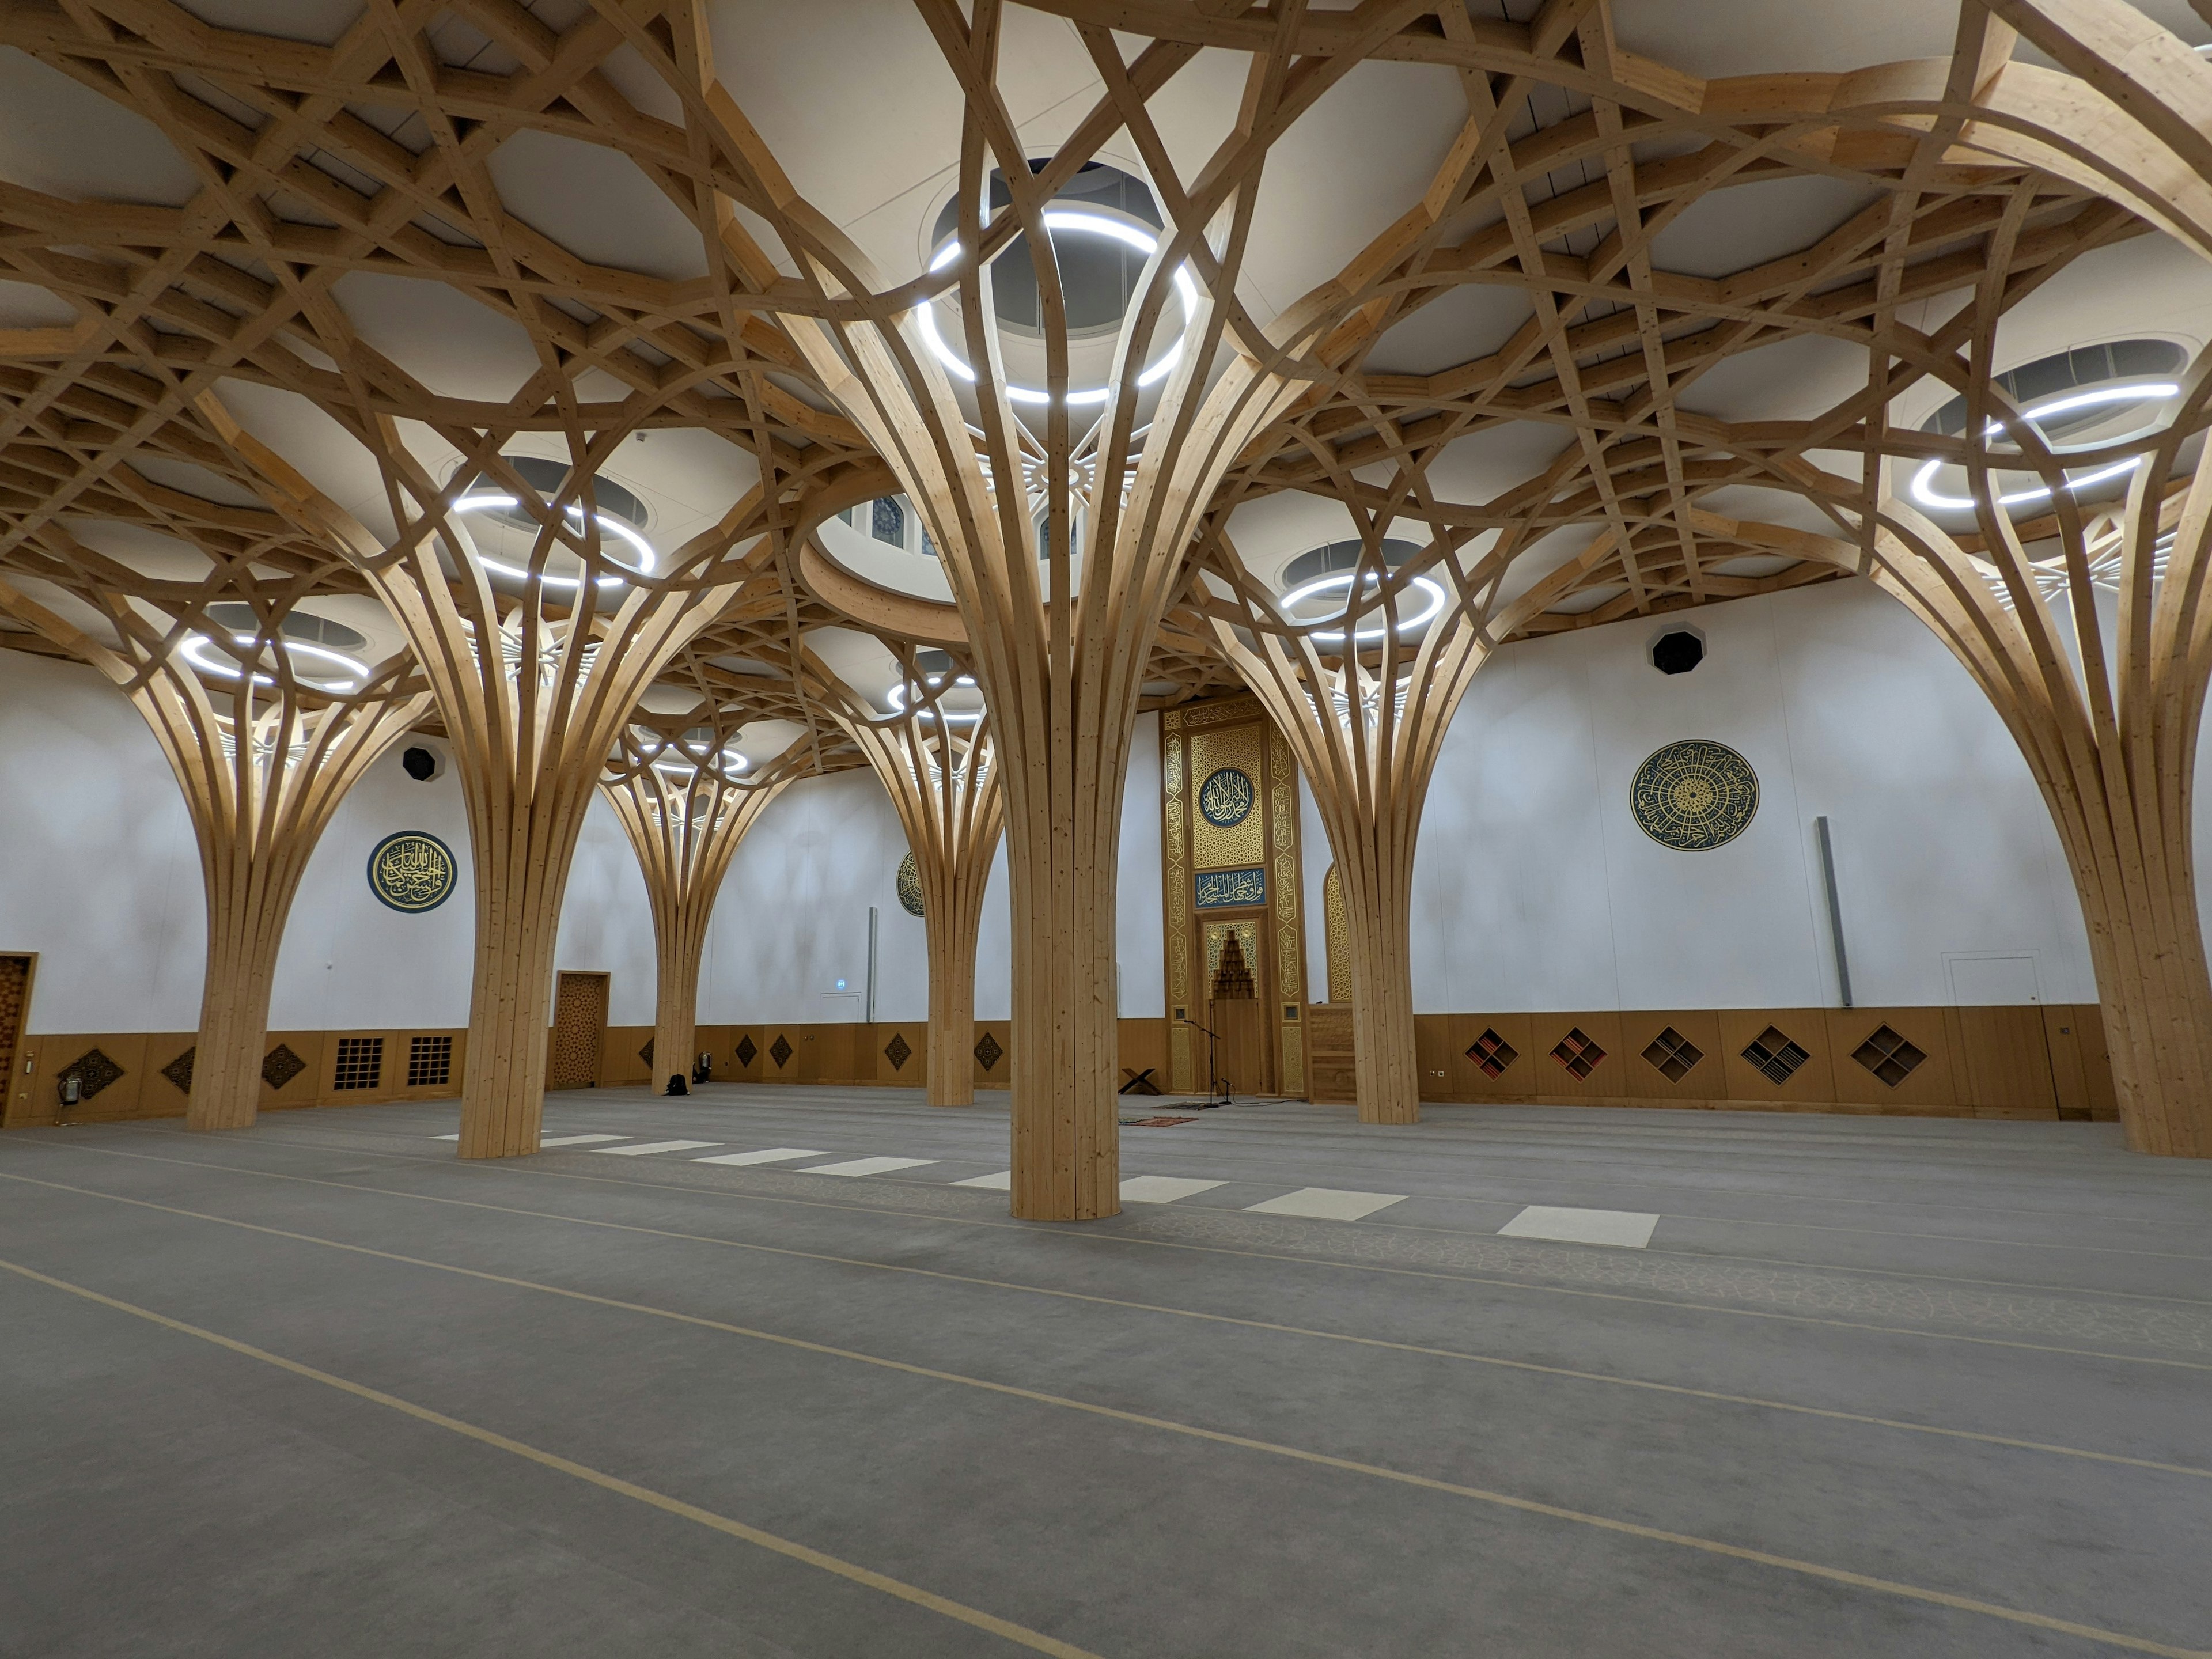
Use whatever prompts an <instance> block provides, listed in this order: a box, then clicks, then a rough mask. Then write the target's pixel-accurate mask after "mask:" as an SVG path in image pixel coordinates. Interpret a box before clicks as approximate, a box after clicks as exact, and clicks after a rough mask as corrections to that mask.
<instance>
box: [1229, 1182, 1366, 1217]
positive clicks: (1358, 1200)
mask: <svg viewBox="0 0 2212 1659" xmlns="http://www.w3.org/2000/svg"><path fill="white" fill-rule="evenodd" d="M1405 1201H1406V1195H1405V1194H1403V1193H1350V1192H1343V1191H1340V1190H1339V1189H1338V1188H1334V1187H1301V1188H1298V1190H1297V1191H1296V1192H1294V1193H1285V1194H1283V1195H1282V1196H1281V1197H1280V1198H1269V1199H1263V1200H1261V1201H1260V1202H1259V1203H1257V1204H1247V1205H1246V1206H1244V1207H1245V1209H1246V1210H1248V1211H1256V1212H1258V1213H1260V1214H1261V1215H1302V1216H1309V1217H1310V1218H1313V1219H1314V1220H1316V1221H1357V1220H1358V1219H1359V1218H1361V1217H1363V1216H1370V1215H1373V1214H1374V1213H1375V1212H1376V1211H1377V1210H1387V1209H1389V1207H1390V1206H1392V1205H1393V1204H1403V1203H1404V1202H1405Z"/></svg>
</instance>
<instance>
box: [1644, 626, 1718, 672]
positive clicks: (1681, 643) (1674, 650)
mask: <svg viewBox="0 0 2212 1659" xmlns="http://www.w3.org/2000/svg"><path fill="white" fill-rule="evenodd" d="M1704 660H1705V641H1703V640H1701V639H1699V637H1698V636H1697V635H1695V634H1692V633H1689V632H1687V631H1686V630H1680V629H1678V630H1677V631H1675V632H1674V633H1672V634H1662V635H1660V636H1659V638H1658V640H1657V641H1656V642H1655V643H1654V644H1653V645H1652V647H1651V665H1652V666H1653V667H1654V668H1656V669H1657V670H1658V671H1660V672H1661V673H1662V674H1686V673H1688V672H1689V671H1691V670H1692V668H1695V667H1696V666H1697V665H1699V663H1701V662H1703V661H1704Z"/></svg>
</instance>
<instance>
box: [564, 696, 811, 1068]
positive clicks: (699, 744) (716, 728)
mask: <svg viewBox="0 0 2212 1659" xmlns="http://www.w3.org/2000/svg"><path fill="white" fill-rule="evenodd" d="M735 740H736V732H735V730H734V729H732V728H726V727H725V726H724V725H723V723H722V722H720V721H718V720H708V721H706V722H704V723H702V722H700V721H698V720H696V719H694V718H692V717H690V716H683V717H678V718H676V719H674V720H660V721H648V720H647V718H646V717H644V716H643V715H642V714H641V716H640V717H639V718H636V719H634V720H632V722H631V724H630V726H629V729H628V730H627V731H625V732H624V733H623V742H622V749H621V752H620V754H619V755H618V757H617V758H616V759H615V760H613V761H611V762H610V763H609V765H608V769H607V775H606V776H605V778H604V779H602V780H601V782H600V789H601V791H602V793H605V796H606V798H607V800H608V802H609V803H610V804H611V805H612V806H613V807H614V809H615V816H616V817H618V818H620V819H621V820H622V826H623V831H624V833H626V834H627V835H628V836H629V844H630V846H631V848H634V849H635V852H636V854H637V861H638V865H639V866H640V867H641V869H642V870H643V872H644V873H645V890H646V895H647V898H648V899H649V900H650V901H651V902H652V905H653V966H654V970H655V972H654V980H653V1079H654V1081H655V1082H656V1083H659V1081H661V1080H662V1079H665V1078H667V1077H670V1076H687V1077H688V1076H689V1075H690V1070H691V1059H692V1056H693V1054H696V1052H697V1049H698V1043H697V1036H698V1017H699V963H700V958H701V957H702V955H703V954H704V952H705V951H706V948H707V926H708V922H709V921H712V920H713V919H714V901H715V900H716V899H717V898H719V897H720V895H721V890H722V878H723V877H725V876H726V875H727V874H728V873H729V869H730V860H731V858H732V856H734V855H735V854H736V852H737V850H738V843H739V842H742V841H744V838H745V832H746V831H747V830H749V829H751V828H752V826H753V824H754V823H755V822H756V821H757V819H758V818H759V817H760V815H761V814H762V813H763V812H764V811H767V810H768V805H769V802H770V801H773V800H774V799H775V798H776V796H777V795H778V794H780V793H781V792H782V790H783V787H784V785H785V784H786V783H787V782H788V781H790V776H789V774H788V773H770V774H769V775H766V776H763V777H761V778H749V777H747V776H746V775H745V773H744V768H743V767H742V765H741V764H740V762H741V760H742V757H738V755H737V754H736V751H735V750H734V749H733V748H732V746H731V745H732V744H733V743H734V742H735Z"/></svg>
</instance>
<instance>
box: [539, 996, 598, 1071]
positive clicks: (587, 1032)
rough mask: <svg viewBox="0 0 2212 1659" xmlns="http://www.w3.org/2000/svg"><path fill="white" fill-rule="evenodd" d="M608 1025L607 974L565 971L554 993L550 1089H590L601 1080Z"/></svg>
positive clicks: (548, 1068) (549, 1067) (549, 1069)
mask: <svg viewBox="0 0 2212 1659" xmlns="http://www.w3.org/2000/svg"><path fill="white" fill-rule="evenodd" d="M606 1028H607V975H605V974H562V975H561V977H560V980H559V982H558V984H557V985H556V988H555V990H554V994H553V1054H552V1061H551V1064H550V1066H547V1068H546V1079H545V1086H546V1087H547V1088H549V1089H588V1088H591V1087H592V1086H593V1085H596V1084H597V1083H598V1082H599V1039H600V1037H601V1036H602V1035H603V1034H604V1033H605V1030H606Z"/></svg>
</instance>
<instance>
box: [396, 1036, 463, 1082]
mask: <svg viewBox="0 0 2212 1659" xmlns="http://www.w3.org/2000/svg"><path fill="white" fill-rule="evenodd" d="M452 1081H453V1038H451V1037H449V1036H418V1037H416V1038H415V1039H414V1040H413V1041H412V1042H410V1043H409V1044H408V1045H407V1086H408V1087H409V1088H410V1089H434V1088H436V1087H437V1086H438V1085H441V1084H444V1083H450V1082H452Z"/></svg>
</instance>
